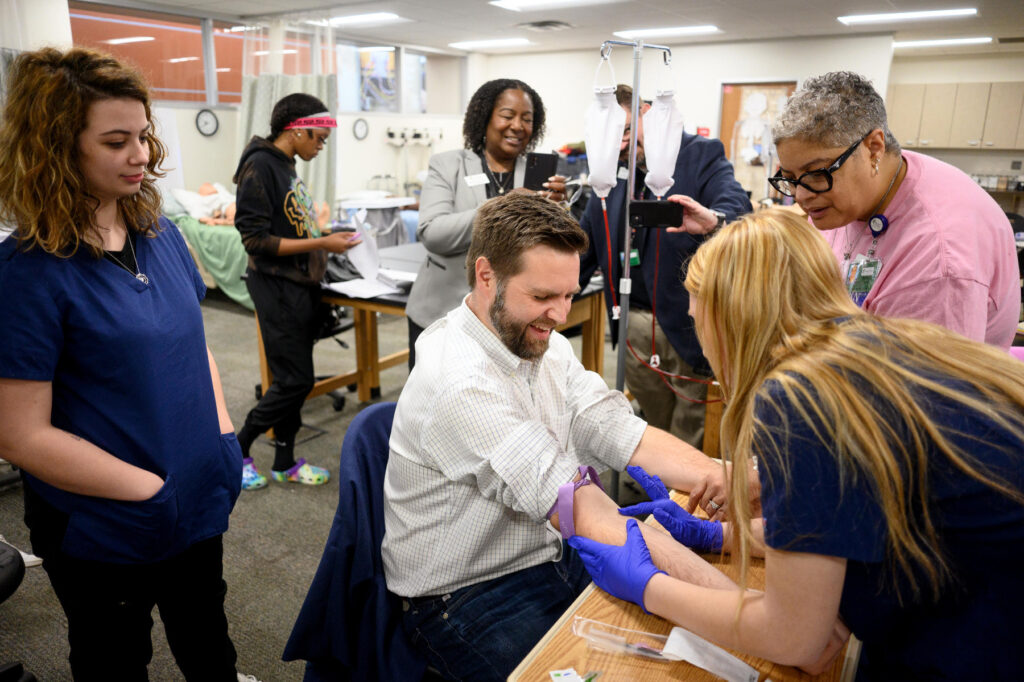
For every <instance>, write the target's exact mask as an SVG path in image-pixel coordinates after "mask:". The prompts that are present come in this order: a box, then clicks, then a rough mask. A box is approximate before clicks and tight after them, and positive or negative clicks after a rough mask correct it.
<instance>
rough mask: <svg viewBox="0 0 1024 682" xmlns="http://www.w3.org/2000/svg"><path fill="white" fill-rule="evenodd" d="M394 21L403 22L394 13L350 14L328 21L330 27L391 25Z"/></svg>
mask: <svg viewBox="0 0 1024 682" xmlns="http://www.w3.org/2000/svg"><path fill="white" fill-rule="evenodd" d="M396 21H405V19H403V18H402V17H400V16H398V15H397V14H395V13H394V12H370V13H369V14H350V15H349V16H346V17H331V18H330V19H328V22H329V23H330V24H331V26H376V25H378V24H391V23H394V22H396Z"/></svg>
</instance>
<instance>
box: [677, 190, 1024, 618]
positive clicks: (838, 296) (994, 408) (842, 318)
mask: <svg viewBox="0 0 1024 682" xmlns="http://www.w3.org/2000/svg"><path fill="white" fill-rule="evenodd" d="M686 288H687V290H688V291H689V292H690V295H691V297H693V299H694V303H695V323H696V327H697V335H698V338H699V339H700V342H701V345H702V347H703V349H704V353H705V355H706V356H707V358H708V361H709V362H710V364H711V367H712V369H713V370H714V372H715V374H716V376H717V378H718V380H719V382H720V383H721V386H722V393H723V396H724V399H725V401H726V409H725V412H724V414H723V416H722V424H721V448H722V453H723V458H724V459H725V460H726V461H731V462H732V463H733V467H732V472H733V475H732V480H731V483H730V486H731V493H730V509H731V514H732V520H733V521H734V522H735V528H736V532H735V533H734V537H735V538H736V545H737V546H736V547H735V548H734V552H735V553H736V554H738V555H739V557H740V566H741V575H742V576H743V578H742V580H743V581H744V584H745V580H746V569H747V567H748V565H749V558H750V547H751V544H752V543H753V542H754V539H753V537H752V536H751V534H750V518H751V515H752V513H751V502H750V499H749V493H748V492H747V491H748V490H749V489H748V487H747V486H748V480H747V478H748V473H747V472H748V466H749V463H750V458H751V456H752V455H756V456H757V457H758V458H759V460H760V461H761V462H763V463H764V470H765V471H768V472H773V475H774V476H776V477H777V478H773V479H772V484H773V486H774V487H776V488H777V489H785V486H787V485H788V480H787V479H788V453H787V452H785V451H784V449H783V448H779V447H778V446H777V445H775V444H774V443H775V442H776V441H775V440H774V439H773V437H772V435H771V433H770V431H774V432H778V429H779V426H778V425H777V424H776V425H774V426H769V425H767V424H765V423H764V422H763V421H762V420H761V419H760V418H759V416H758V414H771V415H772V418H773V419H774V418H777V417H779V416H780V415H784V414H787V413H789V412H790V411H792V412H793V414H794V417H793V418H794V419H797V420H800V422H801V424H806V425H807V426H809V427H810V428H811V429H812V431H813V433H814V436H815V437H816V438H818V439H820V441H821V442H822V443H827V444H831V445H830V449H831V451H832V454H833V455H834V456H835V458H836V460H837V464H838V467H837V468H838V470H839V472H840V481H841V482H840V485H841V487H843V488H845V487H846V486H847V484H848V483H851V482H853V481H856V480H858V479H859V477H862V476H863V477H865V479H864V480H866V481H867V483H868V484H869V487H870V488H871V489H872V490H873V491H874V494H875V496H876V499H877V500H878V503H879V505H880V507H881V510H882V513H883V515H884V518H885V520H886V523H887V526H888V537H887V552H886V554H887V557H888V560H889V562H890V566H891V568H892V576H891V577H892V580H893V585H894V586H897V585H905V586H906V587H907V588H909V590H910V591H911V592H912V596H913V597H914V598H917V597H918V596H919V595H920V594H921V592H922V591H924V590H927V591H928V592H929V593H930V596H931V597H932V598H935V597H937V596H938V594H939V591H940V589H941V588H942V586H943V585H944V584H946V583H947V582H948V580H949V578H950V576H951V573H950V567H949V564H948V562H947V560H946V558H945V556H944V553H943V551H942V543H941V542H940V539H939V537H938V535H937V532H936V528H935V522H934V519H933V518H932V513H931V505H930V504H929V497H928V495H929V489H928V479H927V472H928V467H927V460H928V457H929V452H933V451H934V452H938V453H941V455H942V456H945V457H947V458H948V459H949V461H950V462H951V463H952V464H953V466H955V467H956V468H957V469H959V470H960V471H962V472H963V473H964V474H966V475H967V476H969V477H971V478H973V479H975V480H977V481H981V482H982V483H984V484H985V485H987V486H990V487H991V488H994V489H996V490H998V491H1000V492H1002V493H1003V494H1005V495H1007V496H1009V497H1011V498H1013V499H1014V500H1016V501H1018V502H1020V503H1021V504H1024V495H1022V492H1021V491H1020V490H1017V489H1015V488H1014V487H1012V486H1011V485H1010V484H1009V483H1007V482H1006V481H1005V480H1003V479H1002V478H1000V477H999V476H997V475H995V474H993V473H992V472H990V471H988V470H986V468H985V467H984V466H983V465H982V463H981V462H979V461H977V460H976V459H975V458H974V457H972V456H971V454H970V453H968V452H965V451H963V449H961V448H958V447H956V445H955V444H954V443H953V441H952V440H951V437H950V436H951V435H953V434H951V433H950V432H949V429H948V428H945V427H944V425H943V424H941V423H938V422H936V421H935V420H934V419H933V418H932V416H931V415H930V413H929V412H930V411H929V405H928V404H927V399H926V398H923V396H926V395H927V394H929V393H931V394H936V395H938V396H941V397H943V398H945V399H948V400H951V401H954V404H959V405H960V406H962V408H963V410H964V411H965V412H969V413H977V414H979V415H982V416H983V417H984V418H986V419H988V420H991V422H992V423H993V424H995V425H996V426H997V427H998V428H1002V429H1007V430H1008V431H1009V432H1010V433H1016V434H1024V362H1020V361H1019V360H1017V359H1016V358H1013V357H1012V356H1010V355H1009V353H1007V352H1006V351H1004V350H1000V349H997V348H994V347H992V346H989V345H987V344H983V343H978V342H975V341H971V340H969V339H966V338H964V337H962V336H960V335H958V334H954V333H952V332H950V331H948V330H946V329H944V328H942V327H939V326H937V325H933V324H930V323H926V322H919V321H915V320H896V319H883V318H879V317H876V316H874V315H872V314H870V313H866V312H864V311H863V310H861V309H860V308H858V307H857V306H856V305H854V303H853V302H852V301H851V300H850V297H849V295H848V293H847V291H846V289H845V287H844V286H843V282H842V279H841V277H840V274H839V268H838V264H837V263H836V259H835V256H834V255H833V253H832V251H831V249H829V247H828V245H827V244H826V243H825V240H824V239H822V238H821V236H820V234H818V232H817V230H815V229H814V227H813V226H811V225H810V224H809V223H808V222H807V221H806V220H802V219H801V218H799V217H797V216H796V215H794V214H793V213H790V212H788V211H785V210H782V209H771V210H765V211H760V212H757V213H753V214H750V215H748V216H746V217H744V218H742V219H740V220H738V221H736V222H734V223H732V224H730V225H728V226H727V227H725V228H724V229H722V230H721V231H720V232H719V233H718V234H717V235H715V236H714V237H712V238H711V239H709V240H708V241H707V242H705V244H703V245H702V246H701V248H700V249H698V251H697V253H696V254H695V255H694V257H693V259H692V261H691V262H690V265H689V268H688V270H687V276H686ZM936 377H939V378H940V379H939V380H937V379H936ZM954 383H955V384H956V388H954V387H952V386H951V384H954ZM858 386H859V387H861V388H860V389H859V388H858ZM864 387H870V390H869V391H868V392H865V391H863V390H861V389H863V388H864ZM965 388H966V390H964V389H965ZM772 396H782V397H783V400H782V401H783V402H784V403H785V405H780V404H779V402H780V401H779V400H776V399H774V398H773V397H772ZM879 398H883V401H880V400H879ZM755 402H757V403H758V414H755V410H754V406H755ZM880 402H882V404H879V403H880ZM787 408H788V409H787ZM762 410H765V411H762ZM782 428H783V429H784V430H785V431H788V429H787V428H786V425H785V424H783V426H782ZM1018 452H1019V451H1018ZM904 472H905V473H904ZM901 577H902V580H900V578H901ZM919 577H921V578H922V579H921V580H919V579H918V578H919ZM899 596H900V598H901V599H903V598H905V597H906V596H907V595H904V594H903V593H899Z"/></svg>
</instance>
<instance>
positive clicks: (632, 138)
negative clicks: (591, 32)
mask: <svg viewBox="0 0 1024 682" xmlns="http://www.w3.org/2000/svg"><path fill="white" fill-rule="evenodd" d="M612 45H623V46H626V47H632V48H633V101H632V102H631V103H630V116H629V121H630V124H629V165H628V168H629V177H628V179H627V180H626V183H627V184H626V210H625V211H624V213H623V216H622V233H623V242H622V253H623V258H622V277H621V278H620V279H619V307H620V309H621V311H620V314H619V340H618V343H619V351H618V361H617V364H616V367H615V389H616V390H618V391H622V390H623V389H625V387H626V340H627V334H628V331H629V292H630V291H631V290H632V280H631V279H630V277H629V269H630V265H629V254H630V252H631V251H632V247H633V245H632V241H633V240H632V237H633V235H632V233H631V231H630V229H629V205H630V204H631V203H633V192H634V191H635V188H636V131H637V128H638V127H639V123H638V122H639V114H640V62H641V61H643V50H644V48H647V49H650V50H661V51H662V57H663V59H664V60H665V66H668V65H669V64H671V63H672V50H671V49H670V48H668V47H665V46H664V45H648V44H645V43H644V41H643V40H637V41H624V40H606V41H604V42H603V43H601V59H610V57H611V52H612ZM611 267H612V264H611V263H609V264H608V269H609V270H611ZM609 275H610V273H605V277H608V276H609ZM609 488H611V491H612V495H611V498H612V499H613V500H615V502H616V503H618V501H619V472H617V471H612V472H611V480H610V485H609Z"/></svg>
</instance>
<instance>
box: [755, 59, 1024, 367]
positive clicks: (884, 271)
mask: <svg viewBox="0 0 1024 682" xmlns="http://www.w3.org/2000/svg"><path fill="white" fill-rule="evenodd" d="M772 134H773V137H774V140H775V144H776V147H777V149H778V156H779V166H780V167H779V170H778V172H777V173H776V174H775V176H774V177H772V178H771V179H770V182H771V184H772V186H773V187H774V188H775V189H777V190H778V191H779V192H781V193H782V194H785V195H786V196H791V197H794V198H795V199H796V202H797V203H798V204H799V205H800V207H801V208H802V209H803V210H804V211H806V212H807V215H808V216H809V217H810V219H811V222H813V224H814V226H815V227H817V228H818V229H819V230H821V231H822V233H823V235H824V237H825V239H826V240H828V242H829V243H830V244H831V245H832V250H833V251H834V252H835V254H836V257H837V258H838V259H839V260H840V263H841V266H842V272H843V275H844V278H845V280H846V285H847V289H848V290H849V291H850V295H851V296H852V297H853V299H854V301H856V302H857V303H858V304H859V305H861V306H862V307H863V308H864V309H865V310H869V311H872V312H875V313H877V314H879V315H884V316H886V317H909V318H916V319H919V320H926V321H928V322H934V323H936V324H940V325H942V326H944V327H946V328H948V329H951V330H953V331H955V332H959V333H960V334H963V335H964V336H967V337H969V338H971V339H974V340H977V341H985V342H987V343H991V344H993V345H996V346H1001V347H1004V348H1008V347H1009V346H1010V343H1011V342H1012V341H1013V336H1014V332H1015V330H1016V326H1017V321H1018V318H1019V315H1020V303H1021V301H1020V293H1019V286H1020V285H1019V273H1018V271H1017V258H1016V249H1015V245H1014V240H1013V234H1012V232H1013V231H1012V230H1011V228H1010V225H1009V221H1008V219H1007V217H1006V215H1005V214H1004V213H1003V211H1002V209H1000V208H999V206H998V205H997V204H996V203H995V201H993V200H992V198H991V197H990V196H989V195H988V194H987V193H986V192H985V191H984V190H983V189H981V188H980V187H979V186H978V185H977V184H976V183H975V182H974V181H972V180H971V179H970V178H969V177H967V175H965V174H964V173H963V172H961V171H960V170H958V169H956V168H954V167H952V166H950V165H948V164H945V163H943V162H941V161H938V160H937V159H934V158H932V157H929V156H925V155H923V154H917V153H915V152H910V151H905V150H901V149H900V146H899V143H898V142H897V141H896V138H895V137H894V136H893V134H892V133H891V132H890V131H889V128H888V127H887V125H886V116H885V105H884V104H883V102H882V98H881V97H880V96H879V95H878V93H877V92H875V89H874V88H873V87H872V86H871V83H870V82H869V81H867V80H866V79H864V78H862V77H861V76H858V75H857V74H854V73H850V72H846V71H841V72H836V73H828V74H825V75H824V76H819V77H817V78H811V79H809V80H807V81H806V82H805V83H804V84H803V86H802V87H801V88H800V89H799V90H798V91H797V92H796V93H795V94H794V95H793V96H792V97H791V98H790V99H789V101H788V102H787V104H786V107H785V109H784V110H783V112H782V113H781V114H780V116H779V118H778V120H777V121H776V123H775V125H774V127H773V129H772Z"/></svg>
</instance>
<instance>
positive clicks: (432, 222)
mask: <svg viewBox="0 0 1024 682" xmlns="http://www.w3.org/2000/svg"><path fill="white" fill-rule="evenodd" d="M461 169H462V156H461V154H435V155H434V156H432V157H430V167H429V169H428V170H427V179H426V181H425V182H424V183H423V192H422V193H421V194H420V224H419V228H418V229H417V230H416V236H417V239H419V241H421V242H423V245H424V246H425V247H426V248H427V251H430V252H431V253H436V254H438V255H440V256H455V255H458V254H460V253H465V252H466V251H468V250H469V242H470V239H471V238H472V236H473V218H474V217H475V216H476V207H475V206H474V208H471V209H468V210H463V211H456V210H455V207H456V203H457V197H458V196H459V194H460V193H461V192H466V193H469V192H471V191H472V188H470V187H468V186H467V185H466V184H465V182H464V181H463V177H464V176H463V175H462V173H461Z"/></svg>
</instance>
